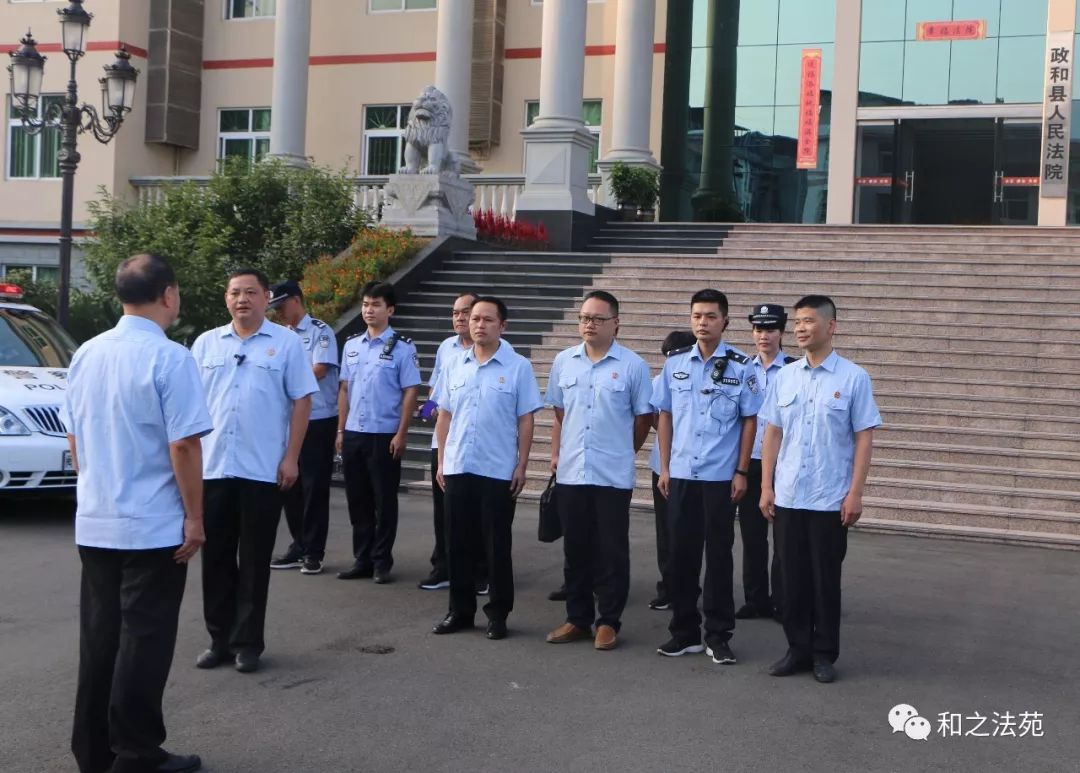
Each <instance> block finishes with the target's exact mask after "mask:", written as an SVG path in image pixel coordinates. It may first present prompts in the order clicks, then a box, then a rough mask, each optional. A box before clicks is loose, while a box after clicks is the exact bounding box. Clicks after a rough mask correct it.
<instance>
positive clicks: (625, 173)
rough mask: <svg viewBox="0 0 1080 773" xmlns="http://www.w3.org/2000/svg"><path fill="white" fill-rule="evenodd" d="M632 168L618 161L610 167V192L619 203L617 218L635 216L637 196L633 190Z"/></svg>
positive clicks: (633, 217)
mask: <svg viewBox="0 0 1080 773" xmlns="http://www.w3.org/2000/svg"><path fill="white" fill-rule="evenodd" d="M635 187H636V186H635V175H634V168H633V167H630V166H627V165H626V164H624V163H623V162H621V161H619V162H617V163H616V164H615V165H614V166H612V167H611V194H612V195H613V196H614V197H615V201H617V202H618V203H619V219H620V220H624V221H627V220H635V219H636V218H637V208H638V197H637V192H636V190H635Z"/></svg>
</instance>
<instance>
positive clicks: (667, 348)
mask: <svg viewBox="0 0 1080 773" xmlns="http://www.w3.org/2000/svg"><path fill="white" fill-rule="evenodd" d="M695 343H697V336H695V335H694V334H693V333H691V332H690V331H689V330H672V331H671V332H670V333H668V334H667V337H666V338H664V342H663V343H662V344H660V353H661V354H662V355H664V356H665V357H667V356H668V355H669V354H671V353H672V352H673V351H675V350H676V349H683V348H685V347H687V346H693V345H694V344H695Z"/></svg>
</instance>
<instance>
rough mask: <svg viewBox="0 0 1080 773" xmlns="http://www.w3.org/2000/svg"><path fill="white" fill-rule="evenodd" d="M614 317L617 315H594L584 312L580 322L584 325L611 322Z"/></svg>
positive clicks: (579, 318) (579, 319)
mask: <svg viewBox="0 0 1080 773" xmlns="http://www.w3.org/2000/svg"><path fill="white" fill-rule="evenodd" d="M613 319H615V317H593V316H590V315H588V314H582V315H581V316H580V317H578V322H580V323H581V324H582V325H602V324H604V323H605V322H610V321H611V320H613Z"/></svg>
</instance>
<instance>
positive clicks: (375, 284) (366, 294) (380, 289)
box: [360, 279, 397, 306]
mask: <svg viewBox="0 0 1080 773" xmlns="http://www.w3.org/2000/svg"><path fill="white" fill-rule="evenodd" d="M364 298H371V299H372V300H375V299H376V298H382V299H383V300H384V301H386V305H387V306H397V293H396V292H394V286H393V285H392V284H390V283H389V282H383V281H382V280H380V279H372V280H371V281H370V282H368V283H367V284H366V285H364V286H363V287H362V288H360V300H363V299H364Z"/></svg>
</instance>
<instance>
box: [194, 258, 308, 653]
mask: <svg viewBox="0 0 1080 773" xmlns="http://www.w3.org/2000/svg"><path fill="white" fill-rule="evenodd" d="M269 303H270V283H269V281H268V280H267V278H266V276H265V275H264V274H263V273H262V272H261V271H259V270H258V269H251V268H244V269H238V270H236V271H234V272H233V273H232V274H231V276H230V277H229V283H228V286H227V288H226V291H225V305H226V307H227V308H228V310H229V314H230V315H231V316H232V322H230V323H229V324H227V325H222V326H221V327H218V328H214V329H213V330H208V331H207V332H205V333H203V334H202V335H201V336H199V337H198V339H196V341H195V345H194V346H193V347H192V349H191V352H192V354H193V355H194V356H195V362H196V363H197V364H198V365H199V369H200V372H201V374H202V382H203V387H204V388H205V390H206V396H207V400H208V402H209V404H210V415H211V417H212V418H213V420H214V431H213V432H212V433H211V434H210V435H208V436H207V438H206V442H205V450H206V454H205V458H204V459H203V468H204V469H203V478H204V480H205V488H206V548H205V550H204V552H203V560H202V577H203V615H204V617H205V618H206V630H207V631H208V632H209V634H210V647H209V649H207V650H206V651H205V652H203V653H202V654H201V655H200V656H199V658H198V660H197V661H196V665H197V666H198V667H199V668H214V667H216V666H218V665H219V664H221V663H222V662H223V661H225V660H226V659H232V660H234V662H235V665H236V669H237V670H238V671H240V672H241V673H250V672H252V671H256V670H257V669H258V667H259V658H260V656H261V655H262V651H263V649H264V648H265V646H266V645H265V640H264V630H265V627H266V626H265V624H266V599H267V593H268V591H269V585H270V557H271V556H272V555H273V551H274V540H275V539H276V538H277V527H278V521H279V520H280V518H281V502H282V493H283V492H284V491H287V490H288V489H289V488H290V487H292V486H293V485H294V484H295V483H296V480H297V478H298V477H299V474H300V473H299V457H300V448H301V446H302V445H303V442H304V434H305V433H306V432H307V424H308V416H309V415H310V413H311V395H313V394H314V393H315V392H317V391H318V390H319V385H318V384H317V383H316V381H315V375H314V374H313V373H312V371H311V358H310V357H309V356H308V354H307V352H305V351H304V347H303V346H302V345H301V343H300V337H299V336H297V335H296V333H294V332H293V331H291V330H289V329H288V328H287V327H283V326H281V325H275V324H274V323H273V322H270V321H269V320H267V319H266V309H267V306H268V305H269Z"/></svg>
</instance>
